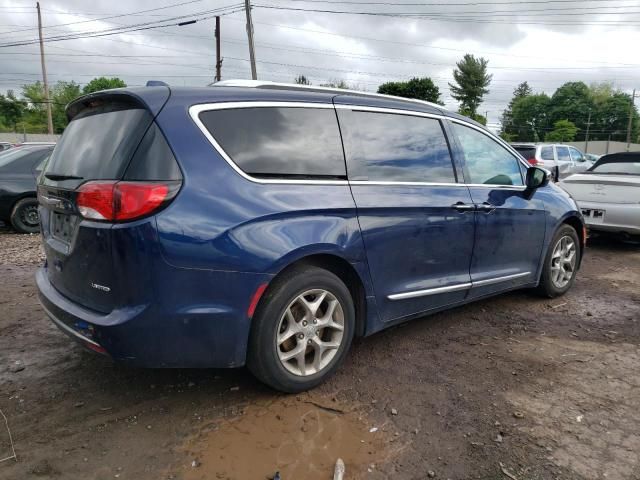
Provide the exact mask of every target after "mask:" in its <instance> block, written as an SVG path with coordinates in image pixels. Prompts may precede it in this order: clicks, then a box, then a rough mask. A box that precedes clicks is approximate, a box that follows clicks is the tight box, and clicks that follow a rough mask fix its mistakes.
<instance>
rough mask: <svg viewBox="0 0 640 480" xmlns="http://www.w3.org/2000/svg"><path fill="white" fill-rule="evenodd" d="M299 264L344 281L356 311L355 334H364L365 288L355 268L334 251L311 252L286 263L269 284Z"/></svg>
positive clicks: (358, 335) (365, 314) (365, 312)
mask: <svg viewBox="0 0 640 480" xmlns="http://www.w3.org/2000/svg"><path fill="white" fill-rule="evenodd" d="M301 265H307V266H314V267H317V268H322V269H324V270H327V271H329V272H331V273H333V274H334V275H336V276H337V277H338V278H340V279H341V280H342V281H343V282H344V283H345V285H346V286H347V288H348V289H349V292H350V293H351V298H352V299H353V305H354V307H355V312H356V319H355V320H356V331H355V336H357V337H362V336H364V335H365V332H366V325H367V315H368V311H367V299H366V297H367V290H366V287H365V283H364V281H363V279H362V276H361V274H360V273H359V272H358V271H357V270H356V268H355V267H354V266H353V265H352V264H351V263H350V262H349V261H347V260H346V259H345V258H344V257H342V256H339V255H336V254H335V253H312V254H308V255H305V256H302V257H298V258H296V259H295V260H292V261H290V262H289V263H287V264H286V265H285V266H283V267H282V268H281V269H280V270H279V271H278V272H277V273H276V275H275V276H274V277H273V278H272V279H271V281H270V282H269V285H270V286H271V285H273V284H274V283H275V282H276V281H277V279H278V278H280V277H281V276H282V275H283V274H285V273H286V272H287V271H289V270H291V269H292V268H295V267H298V266H301ZM268 288H269V287H267V290H268ZM264 296H265V295H262V297H261V300H260V302H262V298H264ZM260 302H259V303H258V305H259V304H260Z"/></svg>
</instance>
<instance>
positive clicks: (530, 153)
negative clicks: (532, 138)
mask: <svg viewBox="0 0 640 480" xmlns="http://www.w3.org/2000/svg"><path fill="white" fill-rule="evenodd" d="M513 148H515V150H516V151H517V152H518V153H519V154H520V155H522V156H523V157H524V158H526V159H527V160H528V159H530V158H534V157H535V156H536V149H535V147H513Z"/></svg>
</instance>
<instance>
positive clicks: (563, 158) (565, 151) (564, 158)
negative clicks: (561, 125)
mask: <svg viewBox="0 0 640 480" xmlns="http://www.w3.org/2000/svg"><path fill="white" fill-rule="evenodd" d="M556 153H557V154H558V161H559V162H570V161H571V157H570V156H569V148H568V147H556Z"/></svg>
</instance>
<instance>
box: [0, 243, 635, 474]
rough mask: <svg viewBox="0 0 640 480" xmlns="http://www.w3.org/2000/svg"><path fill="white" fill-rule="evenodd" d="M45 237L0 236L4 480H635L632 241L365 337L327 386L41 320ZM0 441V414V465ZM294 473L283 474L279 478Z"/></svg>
mask: <svg viewBox="0 0 640 480" xmlns="http://www.w3.org/2000/svg"><path fill="white" fill-rule="evenodd" d="M40 262H41V250H40V247H39V238H38V236H36V235H34V236H18V235H14V234H10V233H8V232H6V231H5V232H2V233H0V275H1V276H2V279H3V280H2V288H1V291H0V307H1V308H2V310H1V311H2V315H0V409H1V410H2V411H3V413H4V414H5V415H6V417H7V420H8V425H9V427H10V429H11V433H12V434H13V437H12V438H13V443H14V445H15V450H16V453H17V456H18V459H17V461H14V460H9V461H5V462H2V463H0V478H1V479H5V478H6V479H23V478H52V479H62V478H64V479H79V480H80V479H82V480H86V479H93V478H95V479H113V478H120V479H125V478H128V479H136V480H138V479H141V480H145V479H153V480H156V479H170V478H176V479H196V478H197V479H200V478H202V479H205V478H206V479H217V478H222V479H224V478H228V479H238V480H244V478H251V479H263V478H271V476H273V474H274V472H275V471H276V470H281V472H282V474H283V477H282V478H283V480H290V479H293V478H295V479H296V480H297V479H301V478H304V479H305V480H307V479H309V480H312V479H323V478H324V479H329V478H331V474H330V472H328V471H327V470H328V465H329V464H330V463H331V462H332V461H333V459H334V458H335V457H336V456H338V455H340V456H343V458H344V459H345V462H346V464H347V473H348V475H347V477H346V478H348V479H352V478H368V479H383V478H392V479H394V480H398V479H424V478H441V479H452V480H455V479H471V478H475V479H495V480H497V479H504V480H509V479H511V480H513V479H517V480H524V479H601V478H609V479H640V433H639V432H640V375H639V374H638V372H639V371H640V348H639V345H640V246H639V245H637V244H636V245H634V244H629V243H622V242H618V241H616V240H613V239H606V238H604V239H593V240H592V241H591V242H590V245H589V248H588V251H587V256H586V258H585V261H584V264H583V268H582V270H581V271H580V273H579V276H578V279H577V282H576V285H575V286H574V288H573V289H572V290H571V291H570V292H569V293H568V294H567V295H566V296H564V297H562V298H558V299H554V300H552V301H549V300H544V299H540V298H537V297H535V296H533V295H531V294H530V293H529V292H514V293H510V294H506V295H502V296H500V297H496V298H494V299H491V300H486V301H482V302H478V303H475V304H472V305H468V306H465V307H461V308H458V309H455V310H452V311H449V312H445V313H441V314H437V315H434V316H431V317H428V318H425V319H421V320H416V321H413V322H411V323H409V324H406V325H403V326H400V327H397V328H393V329H391V330H388V331H385V332H382V333H380V334H377V335H374V336H373V337H370V338H367V339H363V340H359V341H357V342H356V344H355V345H354V347H353V350H352V352H351V354H350V355H349V357H348V359H347V361H346V363H345V364H344V366H343V367H342V369H341V370H340V371H339V373H338V374H337V375H335V376H334V377H333V378H332V379H331V380H330V381H329V382H327V383H326V384H324V385H322V386H321V387H319V388H317V389H316V390H314V391H312V392H309V393H306V394H303V395H298V396H286V395H280V394H276V393H274V392H272V391H270V390H268V389H267V388H265V387H263V386H262V385H260V384H259V383H257V382H256V381H255V380H254V379H253V378H252V377H251V376H250V375H249V374H248V373H247V372H246V371H245V370H244V369H240V370H232V371H212V370H141V369H132V368H127V367H123V366H121V365H114V364H113V363H112V362H110V361H109V360H108V359H105V358H103V357H99V356H95V355H92V354H90V353H88V352H85V351H84V350H82V349H81V348H80V347H78V346H77V345H76V344H74V343H73V342H71V341H70V340H69V339H68V338H67V337H66V336H65V335H63V334H62V333H60V332H59V331H58V330H57V329H56V328H55V327H53V326H52V325H51V324H50V322H49V321H48V320H47V319H46V317H45V314H44V312H43V311H42V309H41V307H40V306H39V304H38V302H37V297H36V294H35V288H34V282H33V274H34V270H35V267H36V265H37V264H39V263H40ZM5 454H6V455H10V442H9V438H8V434H7V433H5V431H4V429H3V425H2V423H1V421H0V459H2V458H4V456H5ZM287 475H288V476H287Z"/></svg>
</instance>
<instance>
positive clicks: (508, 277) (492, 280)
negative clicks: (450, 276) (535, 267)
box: [471, 272, 531, 288]
mask: <svg viewBox="0 0 640 480" xmlns="http://www.w3.org/2000/svg"><path fill="white" fill-rule="evenodd" d="M527 275H531V272H522V273H514V274H513V275H505V276H504V277H495V278H487V279H486V280H479V281H477V282H471V284H472V288H474V287H484V286H485V285H493V284H494V283H501V282H508V281H509V280H515V279H516V278H521V277H526V276H527Z"/></svg>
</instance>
